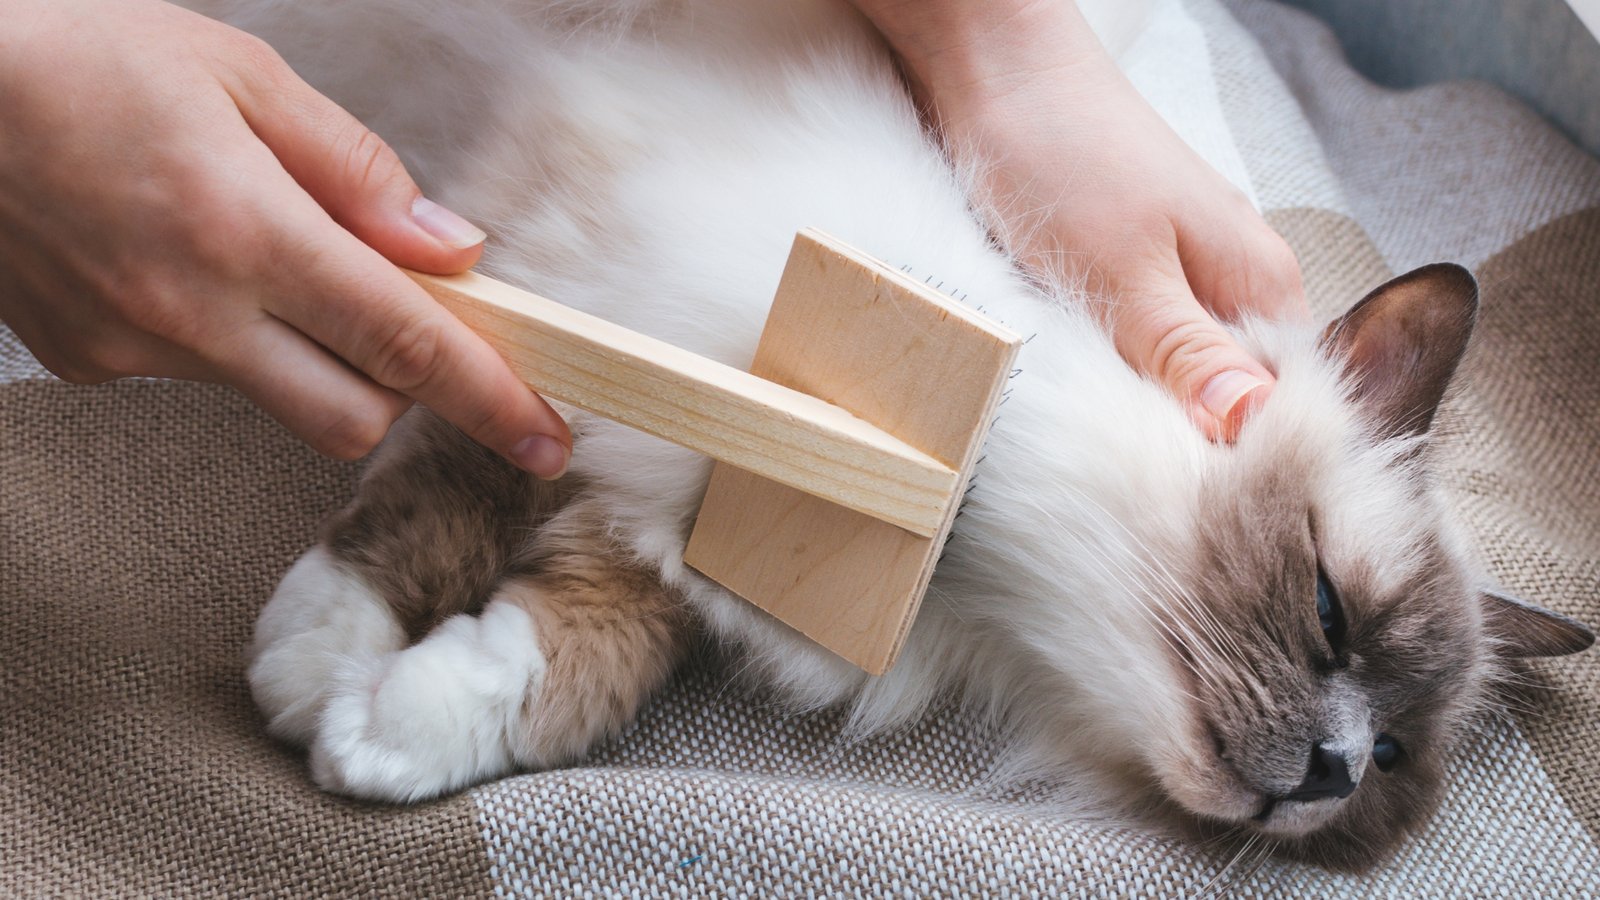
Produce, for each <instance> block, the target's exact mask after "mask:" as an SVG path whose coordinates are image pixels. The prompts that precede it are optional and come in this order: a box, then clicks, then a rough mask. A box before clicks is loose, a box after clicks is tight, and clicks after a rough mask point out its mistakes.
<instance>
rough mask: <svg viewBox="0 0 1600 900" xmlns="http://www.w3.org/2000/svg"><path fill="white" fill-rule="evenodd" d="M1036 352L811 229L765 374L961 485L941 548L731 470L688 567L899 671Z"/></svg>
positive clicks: (772, 328) (724, 473) (798, 253)
mask: <svg viewBox="0 0 1600 900" xmlns="http://www.w3.org/2000/svg"><path fill="white" fill-rule="evenodd" d="M1021 344H1022V341H1021V339H1020V338H1019V337H1018V336H1017V335H1015V334H1013V333H1012V332H1011V331H1010V330H1008V329H1006V328H1005V327H1003V326H1001V325H998V324H996V323H994V322H992V321H990V320H988V319H987V318H985V317H984V316H982V315H980V314H978V313H976V312H974V311H973V310H971V309H969V308H967V307H966V306H963V305H962V304H960V303H958V302H957V301H955V300H953V299H952V298H950V297H948V296H946V295H945V294H944V293H942V292H941V291H939V290H936V289H935V288H933V287H930V286H928V285H926V284H922V283H919V282H917V281H916V280H914V279H912V278H910V277H908V276H906V275H905V274H903V273H901V272H899V271H897V270H895V269H892V268H890V267H888V266H887V265H885V264H884V263H882V262H880V261H878V260H876V259H873V258H872V257H870V256H867V255H866V254H864V253H861V252H860V251H858V250H855V249H853V248H851V247H849V246H846V245H845V244H843V243H841V242H839V241H838V240H835V239H834V238H831V237H829V236H827V235H824V234H822V233H820V232H817V231H814V230H810V229H807V230H805V231H802V232H800V234H799V235H797V236H796V238H795V243H794V248H793V249H792V250H791V251H790V254H789V261H788V264H787V265H786V266H785V268H784V273H783V280H782V282H781V283H780V284H779V285H778V293H777V297H776V298H775V299H774V300H773V303H772V310H771V312H770V313H769V314H768V317H767V323H766V327H765V329H764V330H763V331H762V334H761V343H760V345H759V347H758V348H757V350H756V356H755V362H754V363H753V364H752V366H751V369H750V371H751V374H753V375H756V376H759V377H760V378H763V379H767V380H769V381H773V382H776V383H778V384H781V385H784V386H786V387H790V388H793V389H795V390H797V391H800V392H803V393H805V394H809V395H811V396H814V397H817V398H820V399H822V400H825V401H827V402H828V403H832V404H835V405H837V406H839V407H842V408H843V409H845V410H848V411H849V412H851V413H853V414H854V415H855V416H857V417H859V418H861V419H864V420H865V421H867V422H870V423H872V424H873V425H876V426H877V427H878V428H881V429H883V430H884V431H886V432H888V433H889V434H891V435H893V436H894V437H896V438H899V439H900V440H902V441H904V442H905V443H906V444H909V445H910V446H911V447H914V448H916V449H917V450H920V451H922V452H923V453H925V454H927V455H928V456H931V457H933V458H934V459H937V460H938V461H940V462H941V463H942V464H944V465H945V466H948V467H949V468H950V469H952V470H954V471H955V472H957V473H959V477H958V478H955V479H953V488H951V489H950V490H949V491H948V496H947V497H945V498H943V499H944V504H943V509H942V514H941V516H940V517H939V522H940V523H941V524H940V525H939V526H938V528H937V530H936V531H935V533H933V534H931V535H928V534H919V533H916V532H914V531H912V530H908V529H907V528H905V527H902V526H901V525H897V524H892V523H890V522H888V521H884V520H882V519H878V518H874V517H873V516H871V515H868V514H866V513H863V512H857V511H855V510H853V509H850V508H847V507H845V506H841V505H838V504H836V503H832V502H829V501H827V500H823V499H820V498H818V497H816V496H813V495H811V494H808V493H805V492H802V491H800V490H797V489H796V488H793V487H788V486H785V485H783V484H780V483H778V482H776V481H771V480H768V479H766V478H763V477H761V476H759V475H755V474H752V473H751V472H749V471H746V470H745V469H741V468H738V467H736V466H733V465H729V464H728V463H724V462H719V463H717V464H716V467H715V469H714V470H713V471H712V475H711V483H710V485H709V487H708V488H707V490H706V497H705V501H704V503H703V504H702V505H701V507H700V515H699V518H698V520H697V521H696V522H695V528H694V533H693V534H692V535H691V536H690V538H689V546H688V549H687V551H686V552H685V554H684V559H685V561H686V562H688V564H689V565H690V566H693V567H694V568H695V569H697V570H699V571H700V572H701V573H703V574H705V575H706V576H707V577H709V578H711V579H712V580H714V581H716V582H717V583H718V584H721V585H722V586H723V587H726V588H727V589H729V590H731V591H733V592H734V593H736V594H738V595H739V596H741V597H744V598H745V599H747V600H749V601H750V602H752V603H754V604H755V605H756V606H759V607H761V608H762V609H764V610H766V611H767V612H769V613H771V614H773V615H774V616H777V617H778V618H779V619H781V620H782V621H784V622H786V623H788V624H789V625H790V626H792V627H794V628H795V629H797V630H799V631H800V632H801V633H803V634H805V635H806V636H807V637H810V638H811V639H813V640H815V641H817V642H818V643H820V644H822V645H823V646H824V647H827V648H828V649H830V650H832V651H833V652H835V653H837V654H839V655H840V656H842V657H844V658H845V659H847V660H849V661H850V662H852V663H854V664H856V665H857V666H860V667H861V668H862V669H865V670H866V671H867V672H869V673H871V674H874V675H881V674H883V673H884V672H886V671H888V669H889V667H890V666H891V665H893V664H894V660H895V657H896V656H897V655H898V654H899V652H900V647H901V645H903V644H904V643H905V636H906V632H907V631H908V629H909V628H910V625H911V621H912V619H913V618H914V617H915V615H916V611H917V607H918V605H919V604H920V603H921V601H922V595H923V594H924V593H925V592H926V591H927V588H928V580H929V578H930V577H932V575H933V568H934V565H935V564H936V563H937V562H938V559H939V555H940V552H941V551H942V550H943V547H944V542H945V539H946V537H947V536H948V535H949V531H950V523H951V521H952V520H953V519H954V518H955V514H956V510H957V508H958V506H959V504H960V502H961V496H962V494H963V493H964V492H965V490H966V486H967V482H968V480H969V478H970V476H971V469H972V466H973V464H974V462H975V461H976V460H977V458H978V456H979V449H980V447H981V446H982V444H983V440H984V437H985V435H986V434H987V432H988V429H989V425H990V423H991V422H992V421H993V420H994V416H995V407H996V406H998V405H999V403H1000V399H1001V393H1002V391H1003V390H1004V388H1005V384H1006V380H1007V378H1008V377H1009V376H1010V374H1011V371H1012V368H1013V366H1014V364H1015V361H1016V356H1017V349H1018V348H1019V347H1020V346H1021ZM870 476H871V473H869V472H863V482H867V481H870V480H872V479H871V477H870ZM924 530H925V529H924Z"/></svg>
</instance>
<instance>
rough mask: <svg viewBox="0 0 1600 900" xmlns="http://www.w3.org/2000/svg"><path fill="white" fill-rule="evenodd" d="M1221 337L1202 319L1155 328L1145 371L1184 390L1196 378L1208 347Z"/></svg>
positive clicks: (1204, 362)
mask: <svg viewBox="0 0 1600 900" xmlns="http://www.w3.org/2000/svg"><path fill="white" fill-rule="evenodd" d="M1221 342H1222V341H1221V338H1220V336H1219V335H1218V334H1217V333H1216V331H1215V330H1214V329H1212V328H1209V327H1207V326H1206V324H1205V323H1203V322H1198V321H1191V320H1180V321H1177V322H1174V323H1170V324H1166V325H1164V326H1162V327H1161V328H1160V329H1159V330H1158V331H1157V332H1156V339H1155V343H1154V344H1153V345H1152V348H1151V353H1150V357H1149V360H1150V362H1149V364H1148V366H1149V368H1148V374H1150V375H1152V376H1154V377H1155V378H1157V379H1159V380H1160V381H1162V382H1163V383H1165V384H1167V385H1168V386H1170V387H1173V388H1175V389H1183V390H1186V389H1187V388H1188V387H1189V386H1190V385H1193V384H1194V383H1195V381H1196V380H1197V378H1198V376H1199V374H1200V370H1201V368H1202V367H1204V366H1205V364H1206V358H1207V356H1208V355H1209V354H1210V351H1212V350H1214V349H1215V348H1217V347H1218V346H1219V345H1220V344H1221Z"/></svg>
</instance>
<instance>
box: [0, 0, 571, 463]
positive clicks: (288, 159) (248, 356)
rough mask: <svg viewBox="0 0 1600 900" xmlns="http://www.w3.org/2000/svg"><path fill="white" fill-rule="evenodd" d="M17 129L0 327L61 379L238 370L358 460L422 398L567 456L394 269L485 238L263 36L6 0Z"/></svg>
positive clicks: (533, 451) (469, 336)
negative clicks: (421, 186) (424, 190)
mask: <svg viewBox="0 0 1600 900" xmlns="http://www.w3.org/2000/svg"><path fill="white" fill-rule="evenodd" d="M0 121H3V122H4V123H5V127H4V132H3V133H0V319H3V320H4V321H5V322H6V324H8V325H9V326H10V327H11V328H12V329H13V330H14V331H15V332H16V333H17V335H18V336H19V337H20V338H21V339H22V341H23V343H24V344H26V345H27V346H28V348H29V349H30V350H32V351H33V353H34V354H35V355H36V356H37V357H38V358H39V360H40V362H42V363H43V364H44V365H45V366H46V367H47V368H49V369H50V370H51V371H52V372H54V373H56V374H57V375H59V376H61V377H62V378H65V379H66V380H68V381H74V382H80V383H94V382H101V381H106V380H108V379H112V378H117V377H120V376H126V375H158V376H167V377H175V378H187V379H194V380H200V381H213V382H219V383H223V384H229V385H232V386H234V387H235V388H237V389H239V390H240V391H241V392H243V393H244V394H245V396H247V397H249V398H250V399H251V400H252V401H253V402H255V403H256V404H257V405H259V406H261V407H262V408H263V409H265V410H266V411H267V412H268V413H270V414H271V415H272V416H273V417H274V418H276V419H277V420H278V421H279V422H281V423H283V424H284V425H285V426H286V427H288V428H289V429H290V430H291V431H293V432H294V433H295V434H297V435H299V436H300V437H301V438H302V439H304V440H305V441H306V442H307V443H309V444H311V445H312V446H313V447H315V448H317V449H318V450H320V451H322V452H324V453H327V454H330V455H333V456H337V457H341V458H355V457H358V456H361V455H363V454H365V453H367V452H368V451H369V450H371V449H372V448H373V447H374V446H375V445H376V444H377V442H378V441H379V440H380V439H381V438H382V437H383V435H384V434H385V433H386V432H387V431H388V428H389V426H390V425H391V424H392V423H393V422H394V420H395V419H396V418H397V417H398V416H399V415H400V414H401V413H403V412H404V411H405V410H406V409H407V408H408V407H409V406H410V405H411V403H412V401H413V400H416V401H420V402H422V403H423V404H426V405H427V406H429V407H431V408H432V409H434V411H436V412H438V413H439V414H440V415H441V416H443V417H444V418H445V419H447V420H449V421H450V422H452V423H453V424H455V425H456V426H458V427H459V428H461V429H462V430H463V431H465V432H466V433H467V434H468V435H469V436H471V437H473V438H474V439H476V440H478V441H479V442H481V443H483V444H484V445H485V446H487V447H489V448H491V449H493V450H495V451H497V452H499V453H501V454H503V455H505V456H506V457H507V458H508V459H510V460H511V461H512V462H513V463H516V464H517V465H519V466H521V467H522V468H524V469H527V470H529V471H531V472H533V473H535V474H537V475H540V476H544V477H554V476H556V475H558V474H559V473H560V472H561V470H563V469H565V468H566V464H567V459H568V457H569V455H570V453H571V447H572V438H571V434H570V433H569V431H568V430H567V427H566V424H565V423H563V422H562V421H561V418H560V417H559V416H558V415H557V414H556V413H555V411H554V410H552V409H551V408H550V406H549V405H548V404H547V403H545V402H544V401H543V400H542V399H541V398H539V397H538V396H537V395H536V394H534V393H532V392H531V391H529V390H528V389H527V388H526V387H525V386H524V385H523V384H522V383H521V382H520V381H518V380H517V378H516V376H515V375H513V374H512V372H511V370H510V369H509V368H508V367H507V366H506V364H505V362H504V361H503V360H501V359H500V357H499V356H498V355H496V354H495V352H494V351H493V350H492V349H490V348H489V346H488V345H487V344H485V343H484V342H483V341H482V340H481V339H480V338H478V337H477V336H476V335H474V334H473V333H472V332H471V331H470V330H468V329H467V328H466V326H464V325H462V324H461V323H460V322H459V321H457V320H456V319H455V318H453V317H452V316H450V315H449V314H448V313H447V312H446V311H445V310H444V308H443V307H441V306H439V305H438V304H437V303H435V302H434V301H433V299H432V298H430V297H429V296H428V295H427V293H425V292H424V291H423V290H422V289H421V288H420V287H418V286H417V285H416V284H415V283H413V282H412V281H411V280H410V279H409V278H407V277H406V276H405V275H404V274H403V273H401V272H400V271H399V270H397V269H396V268H395V267H394V265H391V264H390V261H393V262H394V263H398V264H400V265H404V266H408V267H410V268H414V269H420V270H422V271H426V272H434V273H450V272H459V271H463V270H465V269H467V268H469V267H470V266H471V265H472V264H473V263H474V262H476V261H477V259H478V256H479V254H480V252H481V244H482V241H483V238H484V235H483V232H481V231H479V230H478V229H476V228H474V227H473V226H472V225H470V224H468V223H467V222H466V221H464V220H462V219H461V218H460V217H458V216H456V215H455V214H454V213H451V212H449V211H447V210H445V209H444V208H442V207H440V206H438V205H436V204H433V203H432V202H431V201H428V200H426V199H423V198H422V195H421V193H420V191H419V190H418V188H417V187H416V185H415V184H414V183H413V182H412V181H411V179H410V177H409V176H408V175H407V174H406V171H405V168H404V167H403V166H402V165H401V163H400V161H399V159H398V158H397V157H396V156H395V155H394V154H393V153H392V152H391V151H390V150H389V148H388V147H387V146H385V145H384V143H383V142H382V141H381V140H380V139H378V138H377V137H376V136H375V135H373V134H372V132H370V131H368V130H367V129H366V128H364V127H363V126H362V125H361V124H360V123H358V122H357V121H356V120H355V119H354V118H352V117H351V116H350V115H348V114H347V113H345V112H344V111H343V110H341V109H339V108H338V107H337V106H336V105H334V104H333V103H332V102H330V101H329V100H327V99H326V98H324V97H322V96H321V95H319V94H318V93H316V92H315V91H313V90H312V89H311V88H310V87H309V86H308V85H306V84H305V83H304V82H302V81H301V80H300V79H299V78H298V77H296V76H295V75H294V73H293V72H291V71H290V70H289V68H288V66H287V65H285V64H284V62H283V61H282V60H281V59H280V58H279V57H278V55H277V54H276V53H274V52H273V51H272V50H271V49H270V48H268V47H267V46H266V45H265V44H263V43H262V42H260V41H259V40H257V39H255V38H253V37H250V36H248V35H246V34H244V33H242V32H239V31H235V30H233V29H231V28H228V27H226V26H224V25H221V24H219V23H217V22H214V21H212V20H210V19H207V18H205V17H203V16H200V15H197V14H194V13H191V12H188V11H185V10H182V9H179V8H177V7H174V6H170V5H168V4H166V3H162V2H156V0H11V2H9V3H7V4H6V12H5V16H4V17H3V18H0Z"/></svg>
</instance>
